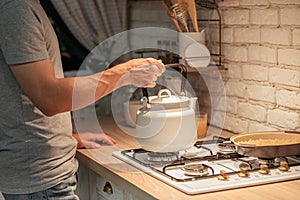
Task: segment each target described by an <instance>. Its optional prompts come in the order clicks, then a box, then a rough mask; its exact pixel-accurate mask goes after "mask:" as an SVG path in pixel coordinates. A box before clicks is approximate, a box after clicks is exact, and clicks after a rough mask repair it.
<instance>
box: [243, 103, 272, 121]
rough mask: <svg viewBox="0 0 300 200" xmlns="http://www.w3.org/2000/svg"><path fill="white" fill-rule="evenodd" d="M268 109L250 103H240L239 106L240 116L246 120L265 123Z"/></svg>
mask: <svg viewBox="0 0 300 200" xmlns="http://www.w3.org/2000/svg"><path fill="white" fill-rule="evenodd" d="M266 112H267V110H266V108H264V107H262V106H258V105H253V104H250V103H240V104H239V105H238V114H239V115H240V116H242V117H244V118H247V119H251V120H254V121H259V122H264V121H265V118H266Z"/></svg>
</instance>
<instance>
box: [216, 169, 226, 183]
mask: <svg viewBox="0 0 300 200" xmlns="http://www.w3.org/2000/svg"><path fill="white" fill-rule="evenodd" d="M217 178H218V179H219V180H220V181H226V180H228V179H229V176H228V175H227V174H226V172H225V171H224V170H221V171H220V175H219V176H217Z"/></svg>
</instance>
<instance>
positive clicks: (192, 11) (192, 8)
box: [183, 0, 199, 32]
mask: <svg viewBox="0 0 300 200" xmlns="http://www.w3.org/2000/svg"><path fill="white" fill-rule="evenodd" d="M183 1H184V2H185V3H186V4H187V11H188V13H189V16H190V18H191V21H192V24H193V28H194V31H195V32H199V27H198V22H197V10H196V4H195V1H194V0H183Z"/></svg>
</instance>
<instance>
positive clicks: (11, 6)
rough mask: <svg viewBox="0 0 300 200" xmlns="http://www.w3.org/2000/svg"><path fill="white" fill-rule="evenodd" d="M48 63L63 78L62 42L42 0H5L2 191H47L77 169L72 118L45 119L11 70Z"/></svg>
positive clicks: (0, 28) (1, 27) (0, 10)
mask: <svg viewBox="0 0 300 200" xmlns="http://www.w3.org/2000/svg"><path fill="white" fill-rule="evenodd" d="M47 58H50V59H51V61H52V63H53V65H54V66H55V74H56V77H58V78H61V77H63V71H62V65H61V57H60V52H59V46H58V42H57V38H56V35H55V33H54V31H53V28H52V25H51V23H50V21H49V19H48V18H47V15H46V14H45V12H44V11H43V9H42V7H41V5H40V2H39V0H1V1H0V91H1V93H0V105H1V106H0V192H4V193H9V194H22V193H31V192H36V191H40V190H45V189H47V188H50V187H52V186H55V185H56V184H58V183H60V182H61V181H62V180H64V179H66V178H67V177H69V176H71V175H73V174H74V173H75V171H76V170H77V162H76V160H75V158H74V155H75V152H76V140H74V138H73V137H72V127H71V126H72V125H71V118H70V113H69V112H66V113H62V114H57V115H55V116H53V117H47V116H45V115H44V114H43V113H42V112H41V111H40V110H39V109H38V108H36V107H35V106H34V105H33V104H32V102H31V101H30V100H29V98H28V97H27V96H26V95H24V93H23V92H22V90H21V88H20V86H19V85H18V83H17V81H16V79H15V78H14V76H13V74H12V72H11V69H10V67H9V65H10V64H19V63H27V62H32V61H38V60H43V59H47Z"/></svg>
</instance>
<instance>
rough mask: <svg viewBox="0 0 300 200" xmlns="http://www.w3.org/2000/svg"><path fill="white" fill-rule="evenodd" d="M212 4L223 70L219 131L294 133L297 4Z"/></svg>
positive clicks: (299, 41) (299, 31)
mask: <svg viewBox="0 0 300 200" xmlns="http://www.w3.org/2000/svg"><path fill="white" fill-rule="evenodd" d="M217 2H218V3H219V7H220V10H221V14H222V17H223V18H222V19H223V27H224V30H223V32H222V34H223V36H222V39H223V43H224V45H223V51H224V52H223V54H224V56H225V58H224V61H225V62H226V67H227V68H228V70H227V71H226V75H225V78H224V80H226V84H225V88H226V92H227V96H228V98H227V117H226V120H225V125H224V128H225V129H228V130H231V131H234V132H237V133H241V132H248V131H270V130H280V129H284V130H298V131H300V6H299V5H300V0H261V1H259V0H253V1H247V0H228V1H227V0H225V1H222V0H217ZM245 54H246V55H245Z"/></svg>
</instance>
